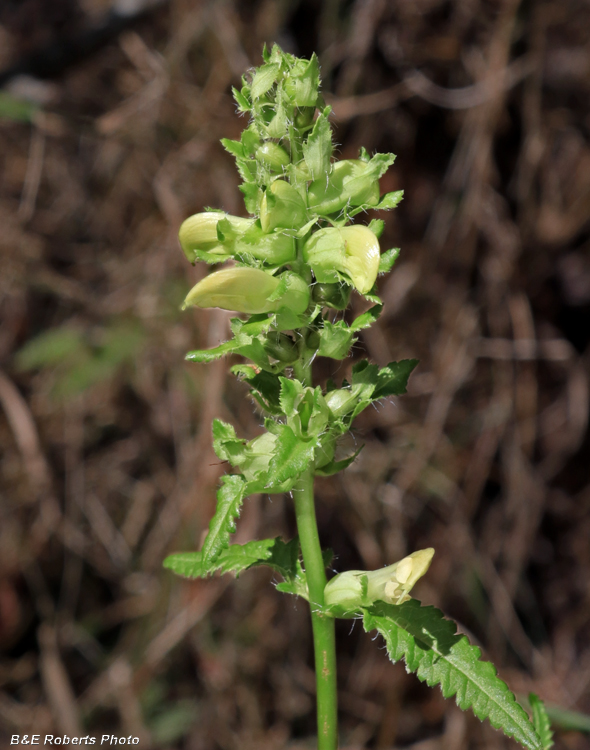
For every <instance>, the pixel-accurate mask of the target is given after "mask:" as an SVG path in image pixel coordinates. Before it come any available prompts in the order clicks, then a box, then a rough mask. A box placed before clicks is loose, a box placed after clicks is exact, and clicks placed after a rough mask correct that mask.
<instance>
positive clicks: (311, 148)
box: [303, 108, 332, 179]
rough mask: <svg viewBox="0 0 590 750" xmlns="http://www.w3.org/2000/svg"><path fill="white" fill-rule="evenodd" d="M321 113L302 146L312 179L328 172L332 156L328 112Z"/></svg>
mask: <svg viewBox="0 0 590 750" xmlns="http://www.w3.org/2000/svg"><path fill="white" fill-rule="evenodd" d="M326 110H328V108H326ZM326 110H324V112H322V113H321V114H320V115H319V116H318V119H317V120H316V121H315V124H314V126H313V130H312V131H311V133H310V134H309V137H308V139H307V141H306V142H305V143H304V144H303V156H304V158H305V163H306V164H307V167H308V169H309V171H310V173H311V177H312V179H315V178H316V177H319V176H320V175H323V174H328V173H329V171H330V157H331V156H332V131H331V130H330V124H329V122H328V114H329V110H328V111H326Z"/></svg>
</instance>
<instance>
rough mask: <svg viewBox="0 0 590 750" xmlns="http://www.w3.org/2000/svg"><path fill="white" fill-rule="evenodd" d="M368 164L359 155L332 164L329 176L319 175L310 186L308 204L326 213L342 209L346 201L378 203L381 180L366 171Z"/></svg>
mask: <svg viewBox="0 0 590 750" xmlns="http://www.w3.org/2000/svg"><path fill="white" fill-rule="evenodd" d="M366 170H367V164H366V162H364V161H360V160H359V159H344V160H343V161H338V162H336V163H335V164H334V165H333V166H332V173H331V174H330V176H329V178H328V179H327V180H326V178H325V177H320V178H318V179H317V180H314V181H313V182H312V183H311V185H310V186H309V188H308V192H307V205H308V206H309V207H310V208H311V209H313V210H314V211H315V212H316V213H318V214H321V215H323V216H325V215H327V214H333V213H336V212H337V211H341V210H342V209H343V208H344V207H345V206H346V205H349V206H360V205H363V204H369V205H370V206H376V205H377V203H379V180H378V179H375V178H374V177H372V176H370V175H368V174H366Z"/></svg>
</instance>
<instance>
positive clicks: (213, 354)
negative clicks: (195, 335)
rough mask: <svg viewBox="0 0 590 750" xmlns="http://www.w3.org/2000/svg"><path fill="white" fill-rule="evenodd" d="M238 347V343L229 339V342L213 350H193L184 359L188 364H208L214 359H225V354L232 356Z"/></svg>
mask: <svg viewBox="0 0 590 750" xmlns="http://www.w3.org/2000/svg"><path fill="white" fill-rule="evenodd" d="M238 347H239V344H238V342H237V341H236V340H235V339H231V341H225V342H224V343H223V344H220V345H219V346H216V347H214V348H213V349H195V350H194V351H192V352H188V354H186V355H185V357H184V358H185V359H186V360H187V361H188V362H200V363H204V364H209V362H215V360H216V359H220V358H221V357H225V355H226V354H232V353H233V352H235V350H236V349H237V348H238Z"/></svg>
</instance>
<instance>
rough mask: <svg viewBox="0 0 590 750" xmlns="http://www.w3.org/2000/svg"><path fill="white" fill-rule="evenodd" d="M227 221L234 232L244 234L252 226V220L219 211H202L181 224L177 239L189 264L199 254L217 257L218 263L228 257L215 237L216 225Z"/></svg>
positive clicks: (228, 251)
mask: <svg viewBox="0 0 590 750" xmlns="http://www.w3.org/2000/svg"><path fill="white" fill-rule="evenodd" d="M222 219H227V220H228V221H229V222H230V223H231V226H232V229H233V230H234V231H235V232H245V231H246V230H247V229H249V227H251V226H252V224H253V219H242V218H240V217H239V216H228V215H227V214H224V213H223V212H221V211H204V212H203V213H200V214H195V215H194V216H189V218H188V219H186V221H183V223H182V224H181V227H180V230H179V232H178V239H179V240H180V244H181V246H182V249H183V251H184V254H185V255H186V257H187V258H188V260H189V261H190V262H191V263H194V262H195V261H196V260H198V257H199V256H198V254H199V252H201V251H202V252H206V253H211V254H213V255H219V256H220V258H219V260H220V262H221V261H222V260H224V259H225V258H226V257H228V256H229V255H230V250H229V249H227V248H226V247H224V245H223V243H222V242H220V240H219V238H218V236H217V224H218V223H219V222H220V221H221V220H222Z"/></svg>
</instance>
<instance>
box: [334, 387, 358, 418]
mask: <svg viewBox="0 0 590 750" xmlns="http://www.w3.org/2000/svg"><path fill="white" fill-rule="evenodd" d="M358 401H359V399H358V395H357V394H356V393H353V392H352V391H351V389H350V388H336V389H335V390H333V391H330V392H329V393H326V403H327V404H328V408H329V409H330V411H331V412H332V414H333V415H334V416H335V417H337V418H338V417H343V416H345V414H348V413H349V412H351V411H352V410H353V409H354V407H355V406H356V405H357V403H358Z"/></svg>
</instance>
